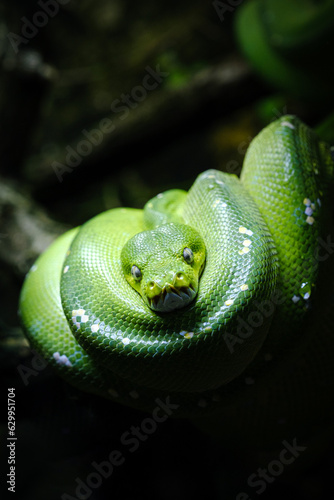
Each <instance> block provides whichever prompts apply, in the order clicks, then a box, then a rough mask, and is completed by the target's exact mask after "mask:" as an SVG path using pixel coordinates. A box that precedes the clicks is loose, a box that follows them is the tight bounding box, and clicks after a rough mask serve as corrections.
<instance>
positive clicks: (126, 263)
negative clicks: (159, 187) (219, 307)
mask: <svg viewBox="0 0 334 500" xmlns="http://www.w3.org/2000/svg"><path fill="white" fill-rule="evenodd" d="M121 261H122V268H123V272H124V275H125V277H126V279H127V280H128V282H129V283H130V285H131V286H132V288H134V289H135V290H136V291H137V292H138V293H139V294H140V295H141V297H142V298H143V300H144V302H145V303H146V304H147V305H148V306H149V307H150V308H151V309H152V310H154V311H157V312H170V311H174V310H175V309H180V308H182V307H185V306H187V305H188V304H190V302H192V301H193V300H194V298H195V297H196V295H197V292H198V286H199V278H200V276H201V273H202V271H203V269H204V264H205V244H204V241H203V239H202V237H201V236H200V234H199V233H198V232H197V231H196V230H195V229H193V228H192V227H190V226H187V225H185V224H176V223H168V224H163V225H161V226H159V227H157V228H155V229H151V230H148V231H143V232H141V233H138V234H136V235H135V236H133V237H132V238H131V239H130V240H129V241H128V242H127V243H126V244H125V245H124V247H123V249H122V253H121Z"/></svg>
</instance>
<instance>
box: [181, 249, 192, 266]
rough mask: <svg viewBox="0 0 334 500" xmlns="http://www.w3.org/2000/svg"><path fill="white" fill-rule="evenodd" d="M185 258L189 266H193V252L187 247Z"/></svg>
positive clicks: (184, 253) (184, 251) (184, 252)
mask: <svg viewBox="0 0 334 500" xmlns="http://www.w3.org/2000/svg"><path fill="white" fill-rule="evenodd" d="M183 258H184V260H185V261H186V262H187V264H191V263H192V261H193V260H194V254H193V251H192V250H190V248H188V247H186V248H184V249H183Z"/></svg>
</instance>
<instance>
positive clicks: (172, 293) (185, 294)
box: [147, 283, 197, 312]
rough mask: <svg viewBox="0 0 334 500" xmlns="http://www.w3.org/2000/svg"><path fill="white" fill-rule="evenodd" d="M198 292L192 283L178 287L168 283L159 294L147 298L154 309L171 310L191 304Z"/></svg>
mask: <svg viewBox="0 0 334 500" xmlns="http://www.w3.org/2000/svg"><path fill="white" fill-rule="evenodd" d="M196 294H197V292H196V290H195V287H194V286H193V285H192V284H189V286H182V287H179V288H178V287H175V286H173V285H171V284H169V283H167V284H166V285H165V286H164V287H163V288H162V289H161V292H160V293H159V294H156V295H154V296H153V297H147V300H148V305H149V307H150V308H151V309H153V311H157V312H170V311H174V310H175V309H181V308H183V307H185V306H187V305H188V304H190V302H191V301H192V300H193V299H194V298H195V296H196Z"/></svg>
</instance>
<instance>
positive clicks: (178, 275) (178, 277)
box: [175, 272, 185, 282]
mask: <svg viewBox="0 0 334 500" xmlns="http://www.w3.org/2000/svg"><path fill="white" fill-rule="evenodd" d="M175 277H176V281H177V282H182V281H184V280H185V275H184V273H182V272H179V273H176V276H175Z"/></svg>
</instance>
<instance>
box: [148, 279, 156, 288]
mask: <svg viewBox="0 0 334 500" xmlns="http://www.w3.org/2000/svg"><path fill="white" fill-rule="evenodd" d="M147 286H148V288H149V289H150V290H153V289H154V287H155V283H154V281H149V282H148V283H147Z"/></svg>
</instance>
